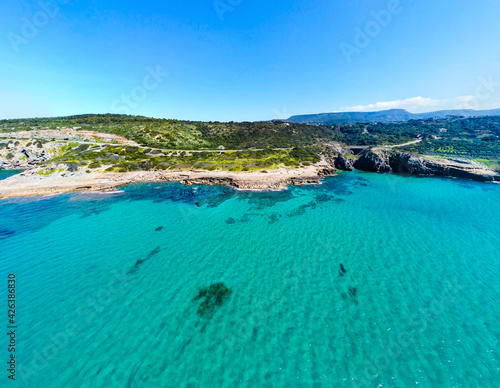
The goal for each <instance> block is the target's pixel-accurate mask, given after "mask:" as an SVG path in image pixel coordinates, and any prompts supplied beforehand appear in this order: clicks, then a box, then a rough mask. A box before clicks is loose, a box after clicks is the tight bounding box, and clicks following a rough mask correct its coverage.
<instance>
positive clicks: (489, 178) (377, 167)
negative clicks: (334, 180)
mask: <svg viewBox="0 0 500 388" xmlns="http://www.w3.org/2000/svg"><path fill="white" fill-rule="evenodd" d="M337 160H338V161H339V162H338V166H339V168H341V167H340V166H342V165H347V166H349V164H350V163H351V162H346V161H345V157H343V156H339V158H337ZM351 161H352V163H353V166H354V168H356V169H358V170H361V171H370V172H395V173H400V174H412V175H421V176H443V177H454V178H463V179H471V180H475V181H481V182H494V181H495V182H500V174H499V173H498V172H497V171H494V170H493V169H490V168H488V167H486V166H484V165H482V164H480V163H476V162H473V161H470V160H462V159H431V158H430V157H423V156H418V157H417V156H413V155H411V154H409V153H406V152H395V151H393V150H391V151H387V150H382V149H376V148H374V149H367V150H365V151H363V152H362V153H361V154H360V155H359V158H358V159H357V160H352V159H351ZM336 165H337V163H336ZM347 169H348V168H347Z"/></svg>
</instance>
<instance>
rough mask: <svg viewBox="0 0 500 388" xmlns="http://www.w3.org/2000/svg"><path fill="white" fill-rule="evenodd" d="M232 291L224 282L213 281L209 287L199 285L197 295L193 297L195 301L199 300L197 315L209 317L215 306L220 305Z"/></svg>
mask: <svg viewBox="0 0 500 388" xmlns="http://www.w3.org/2000/svg"><path fill="white" fill-rule="evenodd" d="M232 293H233V291H232V290H231V289H230V288H228V287H227V286H226V285H225V284H224V283H222V282H220V283H214V284H211V285H210V287H205V286H203V287H200V288H199V289H198V295H196V297H195V298H194V300H195V301H200V300H201V303H200V306H199V307H198V315H199V316H201V317H205V318H211V316H212V314H213V313H214V311H215V309H216V308H217V307H220V306H222V305H223V304H224V302H225V301H226V300H227V298H228V297H229V295H231V294H232Z"/></svg>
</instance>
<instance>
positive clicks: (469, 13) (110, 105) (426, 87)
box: [0, 0, 500, 121]
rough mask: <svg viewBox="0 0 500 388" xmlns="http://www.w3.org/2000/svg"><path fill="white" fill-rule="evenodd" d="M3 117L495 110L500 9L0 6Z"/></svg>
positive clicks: (167, 0) (76, 1) (168, 0)
mask: <svg viewBox="0 0 500 388" xmlns="http://www.w3.org/2000/svg"><path fill="white" fill-rule="evenodd" d="M0 11H1V12H0V119H5V118H26V117H47V116H66V115H73V114H85V113H122V114H132V115H143V116H148V117H158V118H172V119H183V120H204V121H257V120H269V119H280V118H288V117H289V116H291V115H296V114H307V113H322V112H337V111H350V110H356V111H373V110H383V109H392V108H402V109H407V110H409V111H411V112H414V113H419V112H426V111H433V110H438V109H464V108H472V109H490V108H500V66H499V64H500V45H499V44H498V42H499V41H500V25H499V23H498V15H500V2H499V1H498V0H482V1H481V2H477V1H472V0H461V1H456V0H453V1H452V0H439V1H436V0H418V1H417V0H389V1H387V0H384V1H379V0H351V1H345V0H315V1H311V0H309V1H307V0H286V1H284V0H283V1H281V0H277V1H269V0H265V1H264V0H252V1H250V0H215V1H214V0H192V1H186V0H164V1H150V0H143V1H140V2H138V1H129V0H121V1H106V0H100V1H97V0H42V1H38V0H36V1H28V0H0Z"/></svg>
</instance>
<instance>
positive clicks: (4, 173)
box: [0, 170, 22, 181]
mask: <svg viewBox="0 0 500 388" xmlns="http://www.w3.org/2000/svg"><path fill="white" fill-rule="evenodd" d="M21 172H22V171H19V170H0V181H1V180H2V179H7V178H9V177H11V176H13V175H16V174H19V173H21Z"/></svg>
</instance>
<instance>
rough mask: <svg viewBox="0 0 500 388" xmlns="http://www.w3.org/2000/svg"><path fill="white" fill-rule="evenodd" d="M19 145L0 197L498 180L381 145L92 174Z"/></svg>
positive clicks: (8, 161) (4, 163)
mask: <svg viewBox="0 0 500 388" xmlns="http://www.w3.org/2000/svg"><path fill="white" fill-rule="evenodd" d="M23 143H25V142H21V143H20V144H18V145H17V144H16V147H11V149H10V151H9V149H7V150H5V151H4V153H6V152H11V153H12V155H14V156H16V157H11V158H2V157H1V156H2V155H0V169H24V170H25V171H24V172H23V173H21V174H18V175H15V176H12V177H10V178H8V179H5V180H2V181H0V199H4V198H9V197H19V196H33V195H43V194H52V193H67V192H73V191H80V190H91V191H111V190H115V189H116V188H118V187H120V186H124V185H127V184H130V183H134V182H171V181H177V182H180V183H182V184H186V185H201V184H207V185H228V186H232V187H235V188H238V189H242V190H280V189H285V188H286V187H287V186H288V185H304V184H320V183H321V179H322V178H324V177H327V176H334V175H335V174H336V173H337V171H338V170H344V171H352V170H354V169H357V170H361V171H368V172H378V173H399V174H407V175H417V176H438V177H450V178H459V179H470V180H474V181H479V182H500V174H499V172H498V171H495V170H493V169H491V168H488V167H486V166H485V165H483V164H480V163H476V162H473V161H470V160H461V159H437V158H432V157H424V156H413V155H411V154H409V153H405V152H397V151H395V150H393V149H388V148H382V147H373V148H366V149H364V150H362V151H361V152H360V153H359V154H358V155H356V156H355V155H352V154H351V153H350V152H349V151H350V150H349V149H341V148H340V147H338V148H336V149H335V150H333V151H334V152H333V153H331V154H330V156H328V157H323V160H322V161H321V162H319V163H316V164H314V165H311V166H307V167H305V166H304V167H300V168H279V169H273V170H269V171H268V172H265V171H251V172H231V171H222V170H216V171H208V170H180V171H169V170H151V171H134V172H123V173H119V172H107V171H105V170H106V167H107V166H102V167H101V168H97V169H92V170H88V169H76V170H72V169H70V168H68V167H67V166H64V165H57V164H50V159H52V158H53V157H54V156H55V155H57V154H59V153H60V152H61V149H62V148H63V147H64V144H63V143H58V142H55V143H49V144H43V145H42V146H40V145H38V144H37V143H35V142H33V144H30V145H29V146H28V145H27V144H23ZM6 155H8V154H6ZM2 159H3V160H2ZM84 170H85V171H84Z"/></svg>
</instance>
